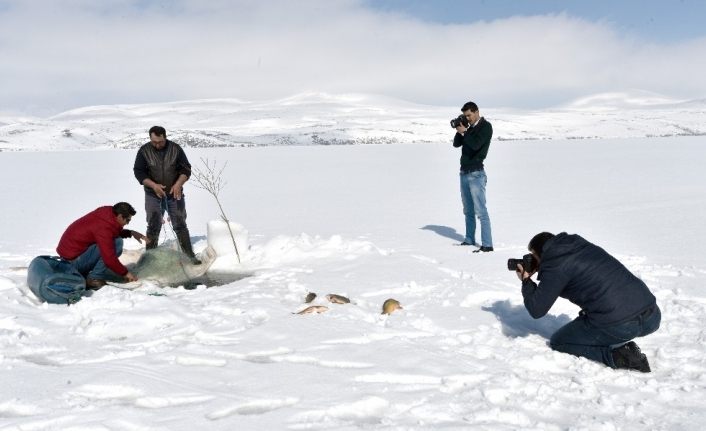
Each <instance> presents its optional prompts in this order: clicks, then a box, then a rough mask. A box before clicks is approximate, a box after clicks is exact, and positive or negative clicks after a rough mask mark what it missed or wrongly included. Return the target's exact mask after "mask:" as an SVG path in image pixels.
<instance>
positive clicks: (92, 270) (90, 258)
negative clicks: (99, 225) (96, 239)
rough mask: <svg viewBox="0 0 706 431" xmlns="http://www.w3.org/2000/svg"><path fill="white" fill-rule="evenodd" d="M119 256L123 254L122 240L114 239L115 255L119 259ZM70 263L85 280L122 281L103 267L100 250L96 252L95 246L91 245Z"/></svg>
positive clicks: (96, 247)
mask: <svg viewBox="0 0 706 431" xmlns="http://www.w3.org/2000/svg"><path fill="white" fill-rule="evenodd" d="M121 254H123V239H122V238H115V255H116V256H118V257H119V256H120V255H121ZM71 263H72V264H73V265H74V268H76V270H77V271H78V272H80V273H81V275H83V276H84V277H86V278H93V279H96V280H114V281H117V280H120V279H122V277H120V276H118V274H116V273H115V272H113V271H112V270H110V269H109V268H108V267H107V266H105V262H103V258H102V257H101V253H100V250H98V246H97V245H96V244H92V245H91V246H90V247H88V248H87V249H86V251H84V252H83V253H81V255H79V257H77V258H76V259H74V260H72V261H71Z"/></svg>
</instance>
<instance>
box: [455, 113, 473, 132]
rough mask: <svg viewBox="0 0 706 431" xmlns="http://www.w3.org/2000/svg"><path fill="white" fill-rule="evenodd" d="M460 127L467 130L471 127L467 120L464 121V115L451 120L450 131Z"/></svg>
mask: <svg viewBox="0 0 706 431" xmlns="http://www.w3.org/2000/svg"><path fill="white" fill-rule="evenodd" d="M460 125H463V127H465V128H466V129H467V128H468V127H469V126H470V125H471V123H469V122H468V119H466V117H465V116H464V115H459V116H458V117H456V118H454V119H452V120H451V128H452V129H455V128H456V127H458V126H460Z"/></svg>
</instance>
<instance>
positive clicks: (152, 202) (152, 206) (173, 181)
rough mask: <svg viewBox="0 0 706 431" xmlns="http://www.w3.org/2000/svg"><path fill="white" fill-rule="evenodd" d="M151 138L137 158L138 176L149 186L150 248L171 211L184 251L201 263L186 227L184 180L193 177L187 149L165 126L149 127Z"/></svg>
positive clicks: (193, 259) (136, 176)
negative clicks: (183, 147) (166, 215)
mask: <svg viewBox="0 0 706 431" xmlns="http://www.w3.org/2000/svg"><path fill="white" fill-rule="evenodd" d="M149 135H150V141H149V142H147V143H146V144H144V145H143V146H142V147H140V150H139V151H138V152H137V156H136V157H135V166H134V167H133V171H134V173H135V178H137V181H139V183H140V184H142V185H143V186H144V188H145V212H146V213H147V238H149V240H150V241H149V243H148V245H147V248H154V247H157V244H158V243H159V232H160V231H161V230H162V217H163V216H164V212H165V211H167V213H168V214H169V219H170V220H171V223H172V228H173V229H174V233H175V234H176V237H177V240H178V241H179V245H180V247H181V250H182V251H183V252H184V253H185V254H186V255H187V256H189V257H190V258H191V260H192V262H194V263H195V264H198V263H200V262H199V261H198V259H196V256H195V255H194V251H193V249H192V247H191V236H190V234H189V228H188V227H187V226H186V202H185V201H184V191H183V188H184V183H185V182H186V181H187V180H188V179H189V177H190V176H191V164H190V163H189V160H188V159H187V158H186V154H185V153H184V150H183V149H182V148H181V147H180V146H179V145H178V144H177V143H175V142H172V141H170V140H168V139H167V131H166V130H165V129H164V127H160V126H154V127H152V128H151V129H150V130H149Z"/></svg>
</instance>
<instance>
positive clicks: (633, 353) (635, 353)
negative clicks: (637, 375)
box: [611, 341, 651, 373]
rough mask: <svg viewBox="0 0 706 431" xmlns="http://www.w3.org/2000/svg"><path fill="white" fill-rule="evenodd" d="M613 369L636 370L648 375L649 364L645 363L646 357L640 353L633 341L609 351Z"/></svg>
mask: <svg viewBox="0 0 706 431" xmlns="http://www.w3.org/2000/svg"><path fill="white" fill-rule="evenodd" d="M611 355H612V356H613V362H614V363H615V368H620V369H626V370H637V371H640V372H643V373H649V372H650V371H651V370H650V364H649V362H647V356H645V354H644V353H642V352H641V351H640V348H639V347H637V344H635V342H634V341H630V342H629V343H627V344H624V345H622V346H620V347H618V348H617V349H613V351H611Z"/></svg>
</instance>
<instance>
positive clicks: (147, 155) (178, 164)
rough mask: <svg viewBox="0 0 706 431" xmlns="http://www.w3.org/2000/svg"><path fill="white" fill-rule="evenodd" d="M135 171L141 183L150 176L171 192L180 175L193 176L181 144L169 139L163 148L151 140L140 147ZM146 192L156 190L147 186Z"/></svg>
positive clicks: (151, 192)
mask: <svg viewBox="0 0 706 431" xmlns="http://www.w3.org/2000/svg"><path fill="white" fill-rule="evenodd" d="M133 172H134V173H135V178H137V181H139V182H140V184H142V182H143V181H144V180H145V178H149V179H151V180H152V181H154V182H156V183H157V184H162V185H163V186H165V191H166V192H167V193H169V190H170V189H171V188H172V186H173V185H174V183H175V182H176V180H177V178H179V175H181V174H184V175H186V176H187V177H190V176H191V164H190V163H189V159H187V158H186V153H184V150H183V149H182V148H181V147H180V146H179V144H177V143H175V142H172V141H170V140H168V139H167V142H166V144H165V145H164V148H162V149H161V150H157V149H156V148H154V146H153V145H152V144H151V143H149V142H148V143H146V144H144V145H143V146H142V147H140V150H139V151H138V152H137V157H136V158H135V166H134V167H133ZM145 192H147V193H150V194H152V195H155V193H154V191H153V190H152V189H151V188H149V187H146V186H145Z"/></svg>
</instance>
